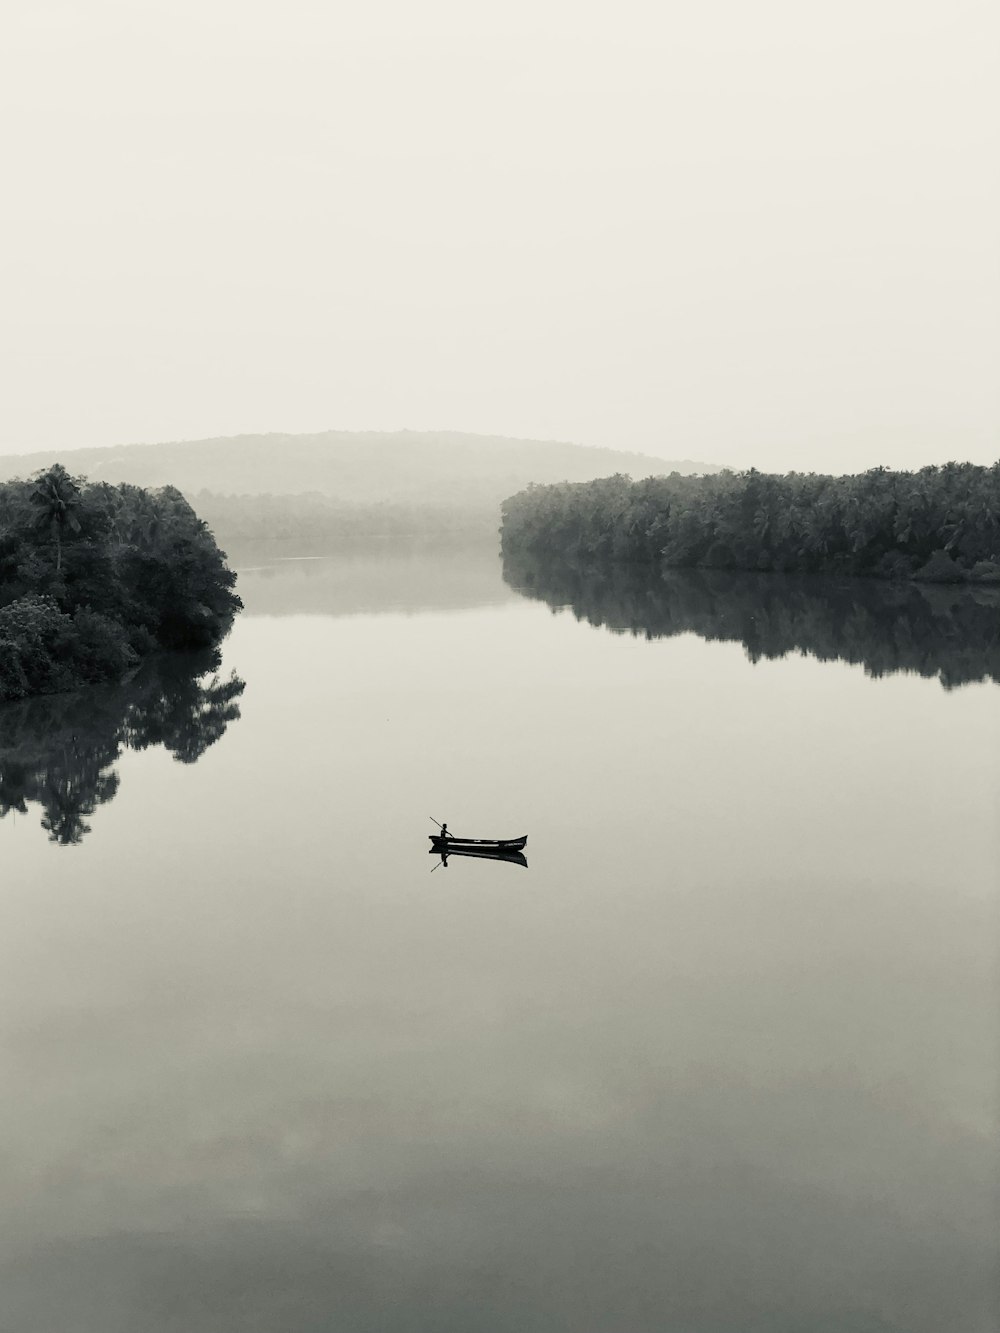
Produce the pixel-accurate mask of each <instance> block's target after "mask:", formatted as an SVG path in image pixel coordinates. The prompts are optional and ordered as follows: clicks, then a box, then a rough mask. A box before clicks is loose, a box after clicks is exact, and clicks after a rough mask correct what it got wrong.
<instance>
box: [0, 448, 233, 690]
mask: <svg viewBox="0 0 1000 1333" xmlns="http://www.w3.org/2000/svg"><path fill="white" fill-rule="evenodd" d="M235 582H236V575H235V574H234V573H233V572H232V571H231V570H230V569H229V568H228V567H227V565H226V560H225V556H224V554H223V552H221V551H220V550H219V548H218V546H217V545H216V543H215V539H214V537H213V536H212V533H211V531H210V530H209V528H208V526H207V525H206V524H205V523H204V522H203V521H202V520H201V519H200V518H199V517H198V516H197V514H195V512H194V510H193V509H192V508H191V506H190V505H189V504H188V502H187V501H186V500H185V499H184V497H183V495H181V493H180V491H178V490H177V489H176V488H175V487H172V486H164V487H161V488H159V489H158V490H155V491H150V490H144V489H143V488H142V487H139V486H130V485H127V484H123V485H117V486H113V485H110V484H109V483H107V482H97V483H89V482H88V481H87V480H86V479H85V478H84V477H78V476H73V475H71V474H70V473H69V472H68V471H67V469H66V468H65V467H63V466H62V465H61V464H58V463H57V464H55V465H53V466H52V467H50V468H47V469H45V470H44V471H43V472H40V473H38V474H37V475H36V476H34V477H31V478H29V479H28V480H20V479H18V480H13V481H8V482H5V483H2V484H0V700H4V699H22V698H25V697H27V696H29V695H34V694H52V693H56V692H59V691H62V690H72V689H77V688H79V687H80V686H83V685H92V684H97V683H100V682H102V681H109V680H117V679H121V678H122V677H123V676H125V675H127V674H128V673H129V672H130V671H131V670H132V669H133V668H135V667H136V666H137V665H138V663H139V662H140V661H141V660H142V659H143V658H145V657H148V656H150V655H151V654H153V653H157V652H160V651H162V650H164V649H175V648H184V649H197V648H210V647H212V646H214V645H215V644H217V643H218V642H219V641H220V640H221V638H222V637H223V636H224V635H225V634H226V632H227V631H228V630H229V628H230V626H231V625H232V621H233V617H234V616H235V614H236V612H237V611H238V610H239V609H240V606H241V603H240V599H239V598H238V597H237V596H236V594H235V592H234V591H233V589H234V586H235Z"/></svg>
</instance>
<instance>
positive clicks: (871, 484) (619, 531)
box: [501, 463, 1000, 583]
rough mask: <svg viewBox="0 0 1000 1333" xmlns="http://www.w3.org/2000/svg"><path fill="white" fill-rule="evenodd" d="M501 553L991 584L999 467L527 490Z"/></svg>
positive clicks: (734, 476) (998, 536) (609, 480)
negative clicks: (528, 553)
mask: <svg viewBox="0 0 1000 1333" xmlns="http://www.w3.org/2000/svg"><path fill="white" fill-rule="evenodd" d="M501 542H502V547H503V550H504V552H505V553H511V552H513V553H516V552H530V553H532V554H534V555H544V556H548V557H560V558H562V559H564V560H573V561H583V562H596V563H602V562H606V561H630V562H635V563H642V564H647V565H649V564H652V565H658V566H663V567H665V568H668V569H669V568H692V567H697V568H708V569H731V570H752V571H759V572H770V571H777V572H781V573H790V572H801V573H830V572H833V573H841V574H852V575H868V576H872V577H876V578H889V579H909V578H916V579H922V580H926V581H928V582H941V583H947V582H963V581H966V580H972V581H983V582H996V581H1000V463H995V464H994V465H993V466H992V467H980V466H977V465H975V464H972V463H945V464H943V465H941V466H935V467H925V468H921V469H920V470H919V471H917V472H892V471H890V470H888V469H887V468H873V469H871V470H870V471H868V472H865V473H861V474H858V475H855V476H843V477H834V476H823V475H818V474H815V473H808V474H806V473H797V472H792V473H789V474H788V475H785V476H777V475H771V474H767V473H763V472H758V471H757V470H756V469H754V468H751V469H750V470H749V471H748V472H728V471H727V472H721V473H717V474H715V475H712V476H700V477H689V476H681V475H680V474H678V473H671V475H670V476H668V477H649V478H647V479H645V480H643V481H632V480H631V479H630V478H629V477H627V476H623V475H621V474H617V475H615V476H613V477H605V478H602V479H601V480H599V481H592V482H577V483H573V482H563V483H561V484H559V485H554V486H529V487H528V489H527V490H525V491H520V492H519V493H518V494H517V495H514V496H512V497H511V498H510V499H508V500H506V501H504V504H503V506H502V527H501Z"/></svg>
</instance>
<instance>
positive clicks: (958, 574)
mask: <svg viewBox="0 0 1000 1333" xmlns="http://www.w3.org/2000/svg"><path fill="white" fill-rule="evenodd" d="M913 577H914V578H915V579H919V580H920V581H921V583H964V582H965V570H964V569H963V568H962V566H961V565H959V564H957V563H956V562H955V561H954V560H952V558H951V556H950V555H949V554H948V552H947V551H934V552H932V554H931V558H930V559H929V560H928V561H927V563H926V565H922V566H921V568H920V569H918V570H917V572H916V573H915V574H914V576H913Z"/></svg>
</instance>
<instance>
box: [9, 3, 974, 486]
mask: <svg viewBox="0 0 1000 1333" xmlns="http://www.w3.org/2000/svg"><path fill="white" fill-rule="evenodd" d="M998 38H1000V14H998V11H997V9H996V7H995V6H994V5H992V4H987V3H985V2H979V0H950V3H948V4H945V3H943V0H936V2H931V0H866V3H860V0H846V2H845V3H841V4H839V5H836V6H816V5H800V4H795V3H792V0H758V3H756V4H754V5H745V4H740V3H738V2H737V0H710V3H707V4H702V5H678V4H673V5H662V4H653V3H643V2H641V0H640V2H639V3H629V4H625V5H611V4H610V3H606V2H605V3H585V2H583V0H576V2H575V3H570V2H569V0H531V3H527V2H526V0H506V2H505V3H504V4H503V5H499V4H495V5H482V4H478V5H468V4H462V3H458V0H422V3H420V4H419V5H413V4H407V3H403V0H370V3H368V4H366V5H358V4H340V5H320V4H315V3H307V0H286V3H283V4H281V5H278V4H277V3H275V0H243V3H239V4H237V3H236V0H199V3H197V4H196V3H194V2H193V0H173V2H172V3H171V4H169V5H167V4H162V3H155V2H154V0H130V2H129V3H125V2H124V0H91V3H89V4H87V5H79V4H74V3H69V2H65V3H61V2H58V0H37V2H36V3H35V4H32V5H21V6H18V7H16V10H15V12H14V13H12V14H11V15H10V16H9V17H8V19H7V22H6V25H5V35H4V43H3V49H2V51H0V68H2V78H0V103H2V108H3V114H4V118H5V121H6V123H7V125H8V126H13V127H16V128H15V129H14V132H13V133H11V134H9V136H8V142H7V144H6V145H5V165H4V173H5V185H6V189H5V209H4V213H5V242H4V245H3V247H2V250H0V256H2V258H0V263H2V281H3V290H4V293H5V298H4V309H3V313H2V316H0V339H2V355H3V359H4V366H5V370H6V375H5V392H4V395H3V401H2V406H0V452H3V453H18V452H30V451H32V450H41V449H50V448H56V447H58V448H59V449H60V450H63V449H66V448H71V447H75V446H81V447H82V446H96V445H111V444H116V443H128V442H134V441H156V440H177V439H190V438H205V437H210V436H219V435H227V434H237V433H240V432H249V431H289V432H296V431H321V430H326V429H329V428H336V429H340V430H361V429H378V430H396V429H402V428H409V429H414V430H443V429H454V430H463V431H477V432H484V433H495V434H500V435H509V436H520V437H528V438H542V439H561V440H569V441H575V442H579V443H583V444H590V445H604V446H610V447H613V448H620V449H632V450H639V451H644V452H650V453H655V454H659V455H661V456H665V457H669V458H678V457H689V458H698V459H705V460H707V461H712V462H716V463H722V464H728V465H732V466H736V467H745V466H749V465H751V464H753V465H756V466H758V467H762V468H768V469H777V470H785V469H789V468H797V469H802V470H810V469H816V470H825V471H853V470H856V469H859V468H864V467H868V466H872V465H875V464H878V463H884V464H887V465H889V466H895V467H911V466H920V465H922V464H924V463H928V462H933V461H943V460H945V459H948V458H961V459H970V460H973V461H976V462H990V461H992V460H993V459H994V458H995V457H996V455H997V453H998V452H1000V450H998V448H997V431H996V426H997V415H998V414H997V406H998V404H997V393H996V388H995V375H994V373H993V371H994V368H995V365H996V364H997V361H998V356H1000V313H998V312H1000V259H998V254H997V246H996V239H995V238H996V236H997V234H1000V188H998V177H997V172H996V169H995V162H996V160H997V148H998V145H997V125H998V124H1000V118H998V114H997V113H998V109H1000V108H998V105H997V104H998V97H997V92H996V89H997V87H998V86H1000V85H998V82H997V50H998Z"/></svg>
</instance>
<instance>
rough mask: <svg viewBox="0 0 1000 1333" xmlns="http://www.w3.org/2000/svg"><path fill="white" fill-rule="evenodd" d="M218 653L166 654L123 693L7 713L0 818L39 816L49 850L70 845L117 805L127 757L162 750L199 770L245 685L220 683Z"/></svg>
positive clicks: (32, 702)
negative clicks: (33, 810) (104, 809)
mask: <svg viewBox="0 0 1000 1333" xmlns="http://www.w3.org/2000/svg"><path fill="white" fill-rule="evenodd" d="M218 666H219V654H218V653H217V652H215V651H212V650H207V651H204V652H200V653H190V654H189V653H184V654H181V653H173V654H167V653H164V654H162V655H160V656H157V657H156V658H153V659H152V660H150V661H149V662H147V663H146V664H145V665H144V666H143V667H142V668H141V669H140V670H139V671H138V672H137V673H136V674H135V675H134V676H133V677H132V678H131V679H130V680H129V681H128V682H127V684H125V685H123V686H115V687H113V688H112V687H107V688H104V689H95V690H88V691H87V693H86V694H57V695H49V696H46V697H44V698H42V697H39V698H34V699H26V700H23V701H22V702H20V703H13V704H8V705H7V706H6V707H4V708H2V709H0V818H3V817H4V816H5V815H7V814H9V813H11V812H18V813H20V814H27V812H28V808H29V806H31V805H37V806H38V807H40V809H41V815H42V819H41V823H42V828H43V829H45V831H46V832H47V833H48V835H49V840H50V841H51V842H57V843H60V844H61V845H63V846H71V845H73V844H75V843H78V842H80V841H82V839H83V838H84V837H85V836H86V834H87V833H89V832H90V825H89V824H88V823H87V822H86V820H87V817H88V816H90V815H92V814H93V813H94V812H95V810H96V809H97V807H98V806H99V805H103V804H104V803H105V802H106V801H110V800H112V799H113V798H114V796H115V794H116V793H117V791H118V773H117V771H116V770H115V767H114V764H115V762H116V760H117V759H118V757H119V756H120V754H121V753H122V751H123V750H126V749H128V750H145V749H148V748H150V747H152V746H157V745H162V746H163V747H164V748H165V749H166V750H168V751H169V752H170V753H171V754H173V756H174V758H175V759H176V760H178V762H180V763H183V764H191V763H194V762H195V760H197V759H198V758H200V756H201V755H202V754H203V753H204V752H205V750H207V749H208V747H209V746H210V745H214V744H215V742H216V741H217V740H218V739H219V738H220V737H221V736H222V734H223V733H224V732H225V730H226V728H227V727H228V726H229V725H230V723H232V722H234V721H236V719H237V718H239V716H240V709H239V703H238V700H239V697H240V695H241V694H242V693H243V689H244V682H243V681H242V680H240V679H239V678H238V677H236V676H231V677H230V678H229V679H228V680H225V679H222V678H221V677H219V676H218V675H217V674H215V673H216V672H217V669H218Z"/></svg>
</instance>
